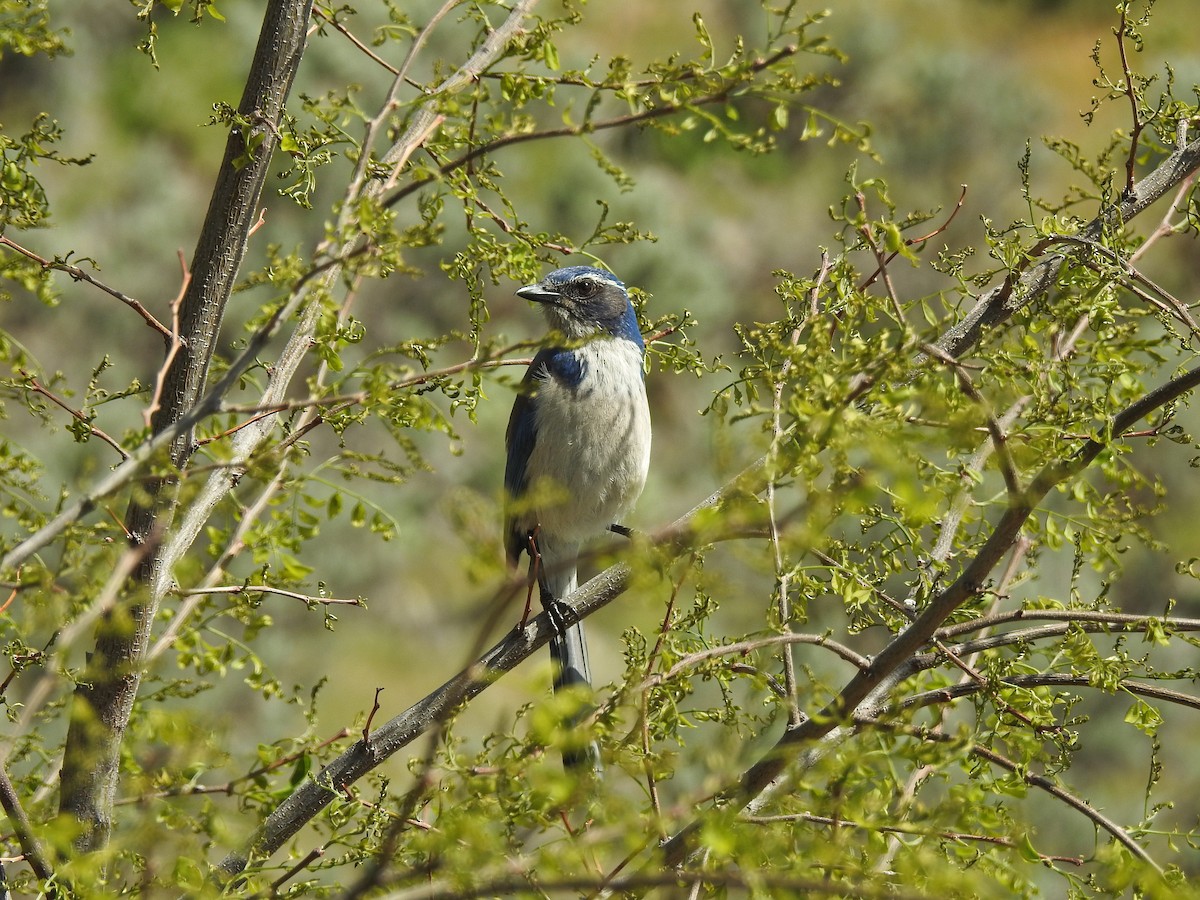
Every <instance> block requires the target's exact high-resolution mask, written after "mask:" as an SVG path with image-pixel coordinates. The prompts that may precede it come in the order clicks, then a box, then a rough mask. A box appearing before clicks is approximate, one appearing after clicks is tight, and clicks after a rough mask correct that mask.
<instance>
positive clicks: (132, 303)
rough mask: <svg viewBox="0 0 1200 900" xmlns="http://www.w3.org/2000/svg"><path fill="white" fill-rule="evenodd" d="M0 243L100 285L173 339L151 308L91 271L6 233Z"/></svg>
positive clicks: (71, 274)
mask: <svg viewBox="0 0 1200 900" xmlns="http://www.w3.org/2000/svg"><path fill="white" fill-rule="evenodd" d="M0 245H3V246H5V247H8V248H9V249H11V250H15V251H16V252H17V253H20V254H21V255H22V256H24V257H25V258H27V259H32V260H33V261H34V262H35V263H37V264H38V265H39V266H41V267H42V268H43V269H54V270H55V271H58V272H65V273H66V274H67V275H70V276H71V278H73V279H74V280H75V281H86V282H87V283H88V284H90V285H92V286H93V287H98V288H99V289H100V290H102V291H104V293H106V294H108V295H109V296H110V297H116V298H117V299H118V300H120V301H121V302H122V303H124V304H125V305H126V306H128V307H129V308H130V309H132V310H133V311H134V312H136V313H137V314H138V315H139V316H141V317H142V319H143V320H144V321H145V323H146V324H147V325H149V326H150V327H151V328H153V329H154V330H155V331H157V332H158V333H159V334H161V335H162V336H163V337H164V338H166V339H167V340H170V339H171V332H170V331H168V330H167V327H166V326H165V325H163V323H162V322H160V321H158V319H156V318H154V314H153V313H151V312H150V310H148V309H146V307H144V306H143V305H142V304H141V303H139V302H138V301H137V300H134V299H133V298H132V297H130V296H129V295H128V294H123V293H121V292H120V291H118V290H116V289H115V288H111V287H109V286H108V285H107V284H105V283H104V282H102V281H100V280H99V279H98V278H96V277H95V276H93V275H92V274H90V273H89V272H86V271H84V270H83V269H81V268H79V266H73V265H71V264H70V263H65V262H60V261H58V260H53V259H44V258H43V257H41V256H38V255H37V254H36V253H34V252H33V251H32V250H27V249H26V248H24V247H22V246H21V245H20V244H18V243H16V242H14V241H12V240H11V239H10V238H7V237H5V236H4V235H0Z"/></svg>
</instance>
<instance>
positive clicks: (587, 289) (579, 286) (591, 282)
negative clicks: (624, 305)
mask: <svg viewBox="0 0 1200 900" xmlns="http://www.w3.org/2000/svg"><path fill="white" fill-rule="evenodd" d="M575 289H576V291H578V293H579V296H580V297H590V296H592V294H594V293H596V291H597V290H599V289H600V283H599V282H598V281H596V279H594V278H580V279H579V281H577V282H576V283H575Z"/></svg>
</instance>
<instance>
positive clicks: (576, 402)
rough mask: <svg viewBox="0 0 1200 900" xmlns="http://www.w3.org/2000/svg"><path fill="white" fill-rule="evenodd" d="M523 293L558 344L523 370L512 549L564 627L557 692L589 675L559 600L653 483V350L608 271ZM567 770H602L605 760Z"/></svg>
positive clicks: (554, 650)
mask: <svg viewBox="0 0 1200 900" xmlns="http://www.w3.org/2000/svg"><path fill="white" fill-rule="evenodd" d="M517 296H518V297H524V298H525V299H526V300H533V301H535V302H537V303H540V304H542V309H543V311H544V312H545V315H546V320H547V322H548V323H549V325H550V329H551V339H550V345H549V346H546V347H544V348H543V349H542V350H539V351H538V353H537V355H536V356H534V358H533V363H532V364H531V365H530V366H529V369H528V370H527V371H526V372H525V378H524V379H523V380H522V382H521V389H520V393H519V394H518V395H517V399H516V402H515V403H514V404H513V409H512V415H511V417H510V418H509V420H508V432H507V434H506V436H505V444H506V446H507V450H508V462H507V466H506V468H505V472H504V487H505V491H506V493H507V498H508V501H509V504H510V505H509V507H508V510H507V511H506V516H505V546H506V548H507V551H508V559H509V562H510V564H511V565H513V566H514V567H515V566H516V564H517V562H518V560H519V558H520V556H521V553H522V552H529V554H530V557H531V566H532V567H533V569H534V571H536V572H537V579H538V586H539V588H540V594H541V601H542V605H543V606H544V607H545V608H546V610H547V611H548V612H549V613H550V617H551V621H552V623H553V624H554V626H555V634H554V637H553V638H552V639H551V641H550V655H551V658H552V659H553V660H554V662H555V666H556V670H555V676H554V689H555V691H559V690H562V689H564V688H567V687H571V686H573V685H579V684H583V685H587V684H589V683H590V677H591V673H590V671H589V669H588V658H587V644H586V642H585V638H584V634H583V625H582V624H581V623H579V622H575V623H573V624H572V623H570V622H568V621H567V620H566V619H567V617H570V616H572V615H573V614H572V613H571V612H570V611H569V610H565V609H564V608H563V607H562V605H561V603H560V601H561V600H563V599H564V598H565V597H567V596H568V595H570V594H571V592H572V591H574V590H575V587H576V580H575V579H576V572H575V568H576V563H577V561H578V558H579V550H580V547H581V546H582V545H583V544H584V543H585V542H586V541H588V540H590V539H592V538H594V537H597V536H598V535H600V534H602V533H604V532H605V531H607V530H609V529H610V528H613V526H614V525H617V523H618V520H619V519H620V517H621V516H623V515H624V514H625V513H627V512H628V511H629V510H630V508H631V507H632V506H633V503H634V501H635V500H637V498H638V495H639V494H641V492H642V487H643V485H644V484H645V483H646V470H647V468H648V467H649V464H650V409H649V407H648V406H647V404H646V385H645V375H644V371H643V368H642V361H643V358H644V357H645V343H644V342H643V341H642V335H641V332H640V331H639V330H638V324H637V317H636V316H635V315H634V311H633V305H632V304H631V303H630V302H629V295H628V294H627V293H626V291H625V285H624V284H622V283H621V282H620V281H619V280H618V279H617V278H616V277H615V276H613V275H612V274H610V273H609V272H605V271H603V270H601V269H595V268H592V267H590V266H570V267H568V268H565V269H558V270H557V271H554V272H551V273H550V274H549V275H547V276H546V277H545V278H544V279H543V280H542V281H540V282H539V283H537V284H531V285H528V286H526V287H523V288H521V289H520V290H519V291H517ZM613 530H615V531H620V532H623V533H627V532H626V531H625V530H624V529H622V528H620V527H617V528H614V529H613ZM563 762H564V763H565V764H566V765H567V766H568V767H574V766H578V765H580V764H583V763H588V764H590V765H591V766H592V767H593V768H595V767H597V765H598V762H599V757H598V752H597V750H596V748H595V747H592V748H590V749H589V751H588V752H586V753H583V754H578V755H576V754H567V755H566V756H565V758H564V760H563Z"/></svg>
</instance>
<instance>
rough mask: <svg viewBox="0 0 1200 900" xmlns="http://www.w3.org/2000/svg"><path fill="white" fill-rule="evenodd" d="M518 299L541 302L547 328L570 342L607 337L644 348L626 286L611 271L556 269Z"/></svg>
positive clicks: (577, 268)
mask: <svg viewBox="0 0 1200 900" xmlns="http://www.w3.org/2000/svg"><path fill="white" fill-rule="evenodd" d="M517 296H518V297H524V298H525V299H526V300H533V301H535V302H537V303H541V304H542V306H543V309H544V311H545V313H546V319H547V321H548V322H549V323H550V327H551V328H553V329H555V330H557V331H560V332H562V333H563V334H564V335H565V336H566V337H568V338H571V339H573V340H582V339H584V338H588V337H591V336H592V335H595V334H609V335H612V336H613V337H616V338H624V339H625V340H628V341H633V342H634V343H635V344H637V345H638V346H639V347H644V346H645V345H644V344H643V342H642V333H641V332H640V331H639V330H638V324H637V316H636V315H635V314H634V312H633V304H632V303H630V302H629V294H628V293H627V292H626V290H625V285H624V284H622V283H621V280H620V279H619V278H617V277H616V276H615V275H613V274H612V273H611V272H605V271H604V270H603V269H595V268H593V267H591V266H568V267H567V268H565V269H555V270H554V271H553V272H551V273H550V274H549V275H547V276H546V277H545V278H543V279H542V280H541V281H539V282H538V283H537V284H530V285H526V286H525V287H523V288H521V289H520V290H518V291H517Z"/></svg>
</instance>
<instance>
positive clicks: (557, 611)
mask: <svg viewBox="0 0 1200 900" xmlns="http://www.w3.org/2000/svg"><path fill="white" fill-rule="evenodd" d="M542 606H543V607H544V608H545V610H546V618H547V619H549V620H550V626H551V627H552V628H553V629H554V633H555V634H564V633H566V630H567V629H568V628H570V627H571V626H572V625H577V624H578V623H579V616H578V615H577V614H576V613H575V609H574V607H572V606H571V605H570V604H569V603H565V602H564V601H562V600H559V599H558V598H556V597H552V598H550V599H549V600H547V599H546V598H545V597H543V598H542Z"/></svg>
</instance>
